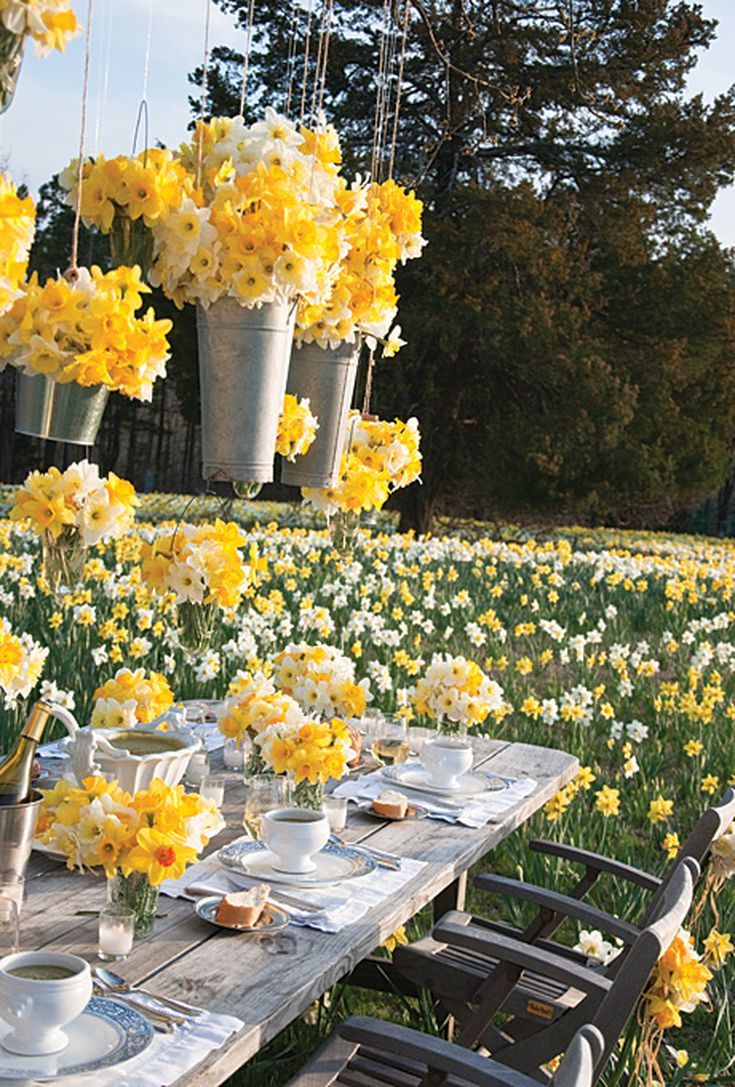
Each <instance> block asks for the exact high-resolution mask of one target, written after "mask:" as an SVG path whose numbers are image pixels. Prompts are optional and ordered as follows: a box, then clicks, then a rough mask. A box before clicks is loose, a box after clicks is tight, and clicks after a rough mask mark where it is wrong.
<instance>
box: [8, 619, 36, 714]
mask: <svg viewBox="0 0 735 1087" xmlns="http://www.w3.org/2000/svg"><path fill="white" fill-rule="evenodd" d="M47 656H48V649H46V648H45V647H44V646H41V645H39V643H38V642H36V641H34V639H33V638H32V637H31V636H30V634H14V633H13V630H12V628H11V626H10V623H9V622H8V620H7V619H4V618H3V616H2V615H0V691H2V692H3V694H4V695H5V705H6V706H7V707H10V706H12V705H13V704H14V703H15V702H16V700H17V699H18V698H25V697H26V696H27V695H28V694H30V692H31V690H32V689H33V687H34V686H35V685H36V683H37V682H38V679H39V677H40V675H41V672H42V671H43V666H44V664H45V663H46V657H47Z"/></svg>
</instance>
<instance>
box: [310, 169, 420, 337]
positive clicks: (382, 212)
mask: <svg viewBox="0 0 735 1087" xmlns="http://www.w3.org/2000/svg"><path fill="white" fill-rule="evenodd" d="M337 200H338V203H339V206H340V209H341V211H342V213H343V215H344V217H345V230H344V234H345V242H346V246H345V253H344V256H343V257H342V259H341V260H340V263H339V269H338V273H337V277H336V279H335V281H334V285H333V287H332V290H331V293H330V295H329V298H328V299H327V300H326V302H316V303H310V302H309V301H307V300H303V301H302V302H301V303H300V304H299V308H298V310H297V313H296V324H297V327H296V341H297V342H301V341H303V342H304V343H317V344H319V346H320V347H324V348H327V347H338V346H339V345H340V344H341V343H356V342H357V341H358V338H359V336H360V335H361V334H362V335H365V336H366V337H367V339H368V343H369V344H370V346H375V344H376V341H379V342H380V343H382V345H383V357H384V358H390V357H392V356H393V355H395V354H396V353H397V352H398V351H399V350H400V348H401V347H402V346H403V344H404V341H403V340H402V339H401V338H400V332H401V329H400V326H396V327H395V328H394V329H391V325H392V324H393V321H394V320H395V317H396V314H397V312H398V293H397V291H396V285H395V272H396V268H397V266H398V264H399V262H400V263H401V264H405V263H406V261H407V260H411V259H413V258H415V257H419V256H421V250H422V249H423V247H424V245H425V244H426V241H425V239H424V238H423V237H422V236H421V213H422V209H423V205H422V203H421V201H420V200H419V199H418V198H417V197H416V196H415V194H414V193H413V192H407V191H406V190H405V189H404V188H402V187H401V186H400V185H398V184H396V182H395V181H393V180H388V181H384V182H382V183H380V184H378V183H377V182H374V183H372V184H370V185H368V186H361V185H359V184H358V185H356V186H353V187H352V188H351V189H344V190H341V191H340V192H339V194H338V196H337Z"/></svg>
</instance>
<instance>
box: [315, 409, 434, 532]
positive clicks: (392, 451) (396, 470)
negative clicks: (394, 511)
mask: <svg viewBox="0 0 735 1087" xmlns="http://www.w3.org/2000/svg"><path fill="white" fill-rule="evenodd" d="M347 425H348V428H349V439H348V447H347V451H346V452H345V454H344V456H343V458H342V466H341V477H340V482H339V484H338V485H337V486H336V487H327V488H317V487H302V489H301V494H302V496H303V498H304V501H305V502H306V503H307V504H308V505H310V506H312V507H313V508H314V509H317V510H320V511H321V512H322V513H326V514H327V515H330V514H333V513H336V512H337V511H343V512H356V513H359V511H360V510H366V511H369V510H379V509H381V508H382V506H383V505H384V504H385V503H386V501H387V500H388V498H389V497H390V495H391V494H392V493H393V491H397V490H399V488H401V487H407V486H408V485H409V484H411V483H413V482H414V481H415V480H417V479H418V478H419V475H420V473H421V452H420V449H419V445H420V440H421V438H420V434H419V426H418V422H417V420H416V419H409V420H408V422H406V423H404V422H402V421H401V420H400V419H396V420H394V422H392V423H389V422H386V421H382V420H380V419H370V418H367V419H365V418H363V417H361V416H360V414H359V412H351V413H350V417H349V419H348V423H347Z"/></svg>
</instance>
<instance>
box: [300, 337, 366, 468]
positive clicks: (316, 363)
mask: <svg viewBox="0 0 735 1087" xmlns="http://www.w3.org/2000/svg"><path fill="white" fill-rule="evenodd" d="M359 357H360V344H359V343H358V344H354V343H343V344H340V346H339V347H326V348H325V347H319V345H318V344H315V343H307V344H302V346H301V347H297V346H296V344H294V348H293V351H292V352H291V368H290V369H289V372H288V384H287V386H286V392H289V393H293V395H294V396H298V397H302V396H308V398H309V401H310V406H311V410H312V412H313V413H314V415H316V417H317V419H318V420H319V429H318V430H317V432H316V438H315V439H314V441H313V443H312V445H311V448H310V449H309V451H308V453H304V455H303V456H301V457H297V458H296V460H295V461H294V462H293V463H291V462H290V461H286V462H285V463H284V465H283V470H282V472H281V479H282V480H283V482H284V483H290V484H291V486H292V487H334V486H335V485H336V484H337V483H338V482H339V469H340V464H341V462H342V454H343V453H344V449H345V444H346V441H347V413H348V412H349V410H350V405H351V403H352V395H353V393H354V391H355V381H356V379H357V362H358V359H359Z"/></svg>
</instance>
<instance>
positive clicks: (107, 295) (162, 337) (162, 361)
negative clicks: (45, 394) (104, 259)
mask: <svg viewBox="0 0 735 1087" xmlns="http://www.w3.org/2000/svg"><path fill="white" fill-rule="evenodd" d="M145 292H150V287H147V286H146V285H145V284H144V283H142V282H141V279H140V269H139V268H138V267H137V266H136V267H134V268H128V267H124V266H123V267H120V268H115V269H113V270H112V271H111V272H102V271H101V270H100V269H99V268H97V267H92V268H91V269H87V268H80V269H78V270H77V272H76V273H75V274H74V276H73V277H72V276H70V278H69V279H67V278H65V277H64V276H58V277H56V278H55V279H47V280H46V282H45V283H43V284H42V283H41V282H40V280H39V278H38V275H37V274H36V273H34V274H33V275H32V276H31V278H30V279H29V280H27V282H26V283H25V284H24V285H23V286H22V288H21V289H20V294H19V296H18V297H17V298H16V299H15V301H14V302H13V303H12V305H11V306H10V308H9V309H8V310H7V311H6V312H5V313H4V314H3V315H2V316H0V357H2V358H4V359H6V360H7V361H9V362H10V363H11V365H13V366H16V367H18V369H19V370H21V371H22V372H23V373H25V374H29V375H30V376H33V375H35V374H45V375H46V376H47V377H49V378H52V379H53V380H54V381H56V382H59V383H60V384H62V385H66V384H69V383H71V382H75V383H76V384H77V385H81V386H84V387H93V386H96V387H103V388H105V389H107V390H109V391H111V392H120V393H122V394H123V395H124V396H127V397H130V398H131V399H134V400H144V401H148V400H150V399H151V397H152V393H153V383H154V382H155V381H156V379H157V378H159V377H165V376H166V361H167V359H168V357H169V345H168V340H167V338H166V337H167V334H168V333H169V332H170V331H171V321H168V320H156V315H155V313H154V311H153V309H152V308H149V309H148V310H146V312H145V314H144V315H143V316H137V315H136V311H137V310H138V309H139V308H140V306H141V305H142V298H141V295H142V294H143V293H145Z"/></svg>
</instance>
